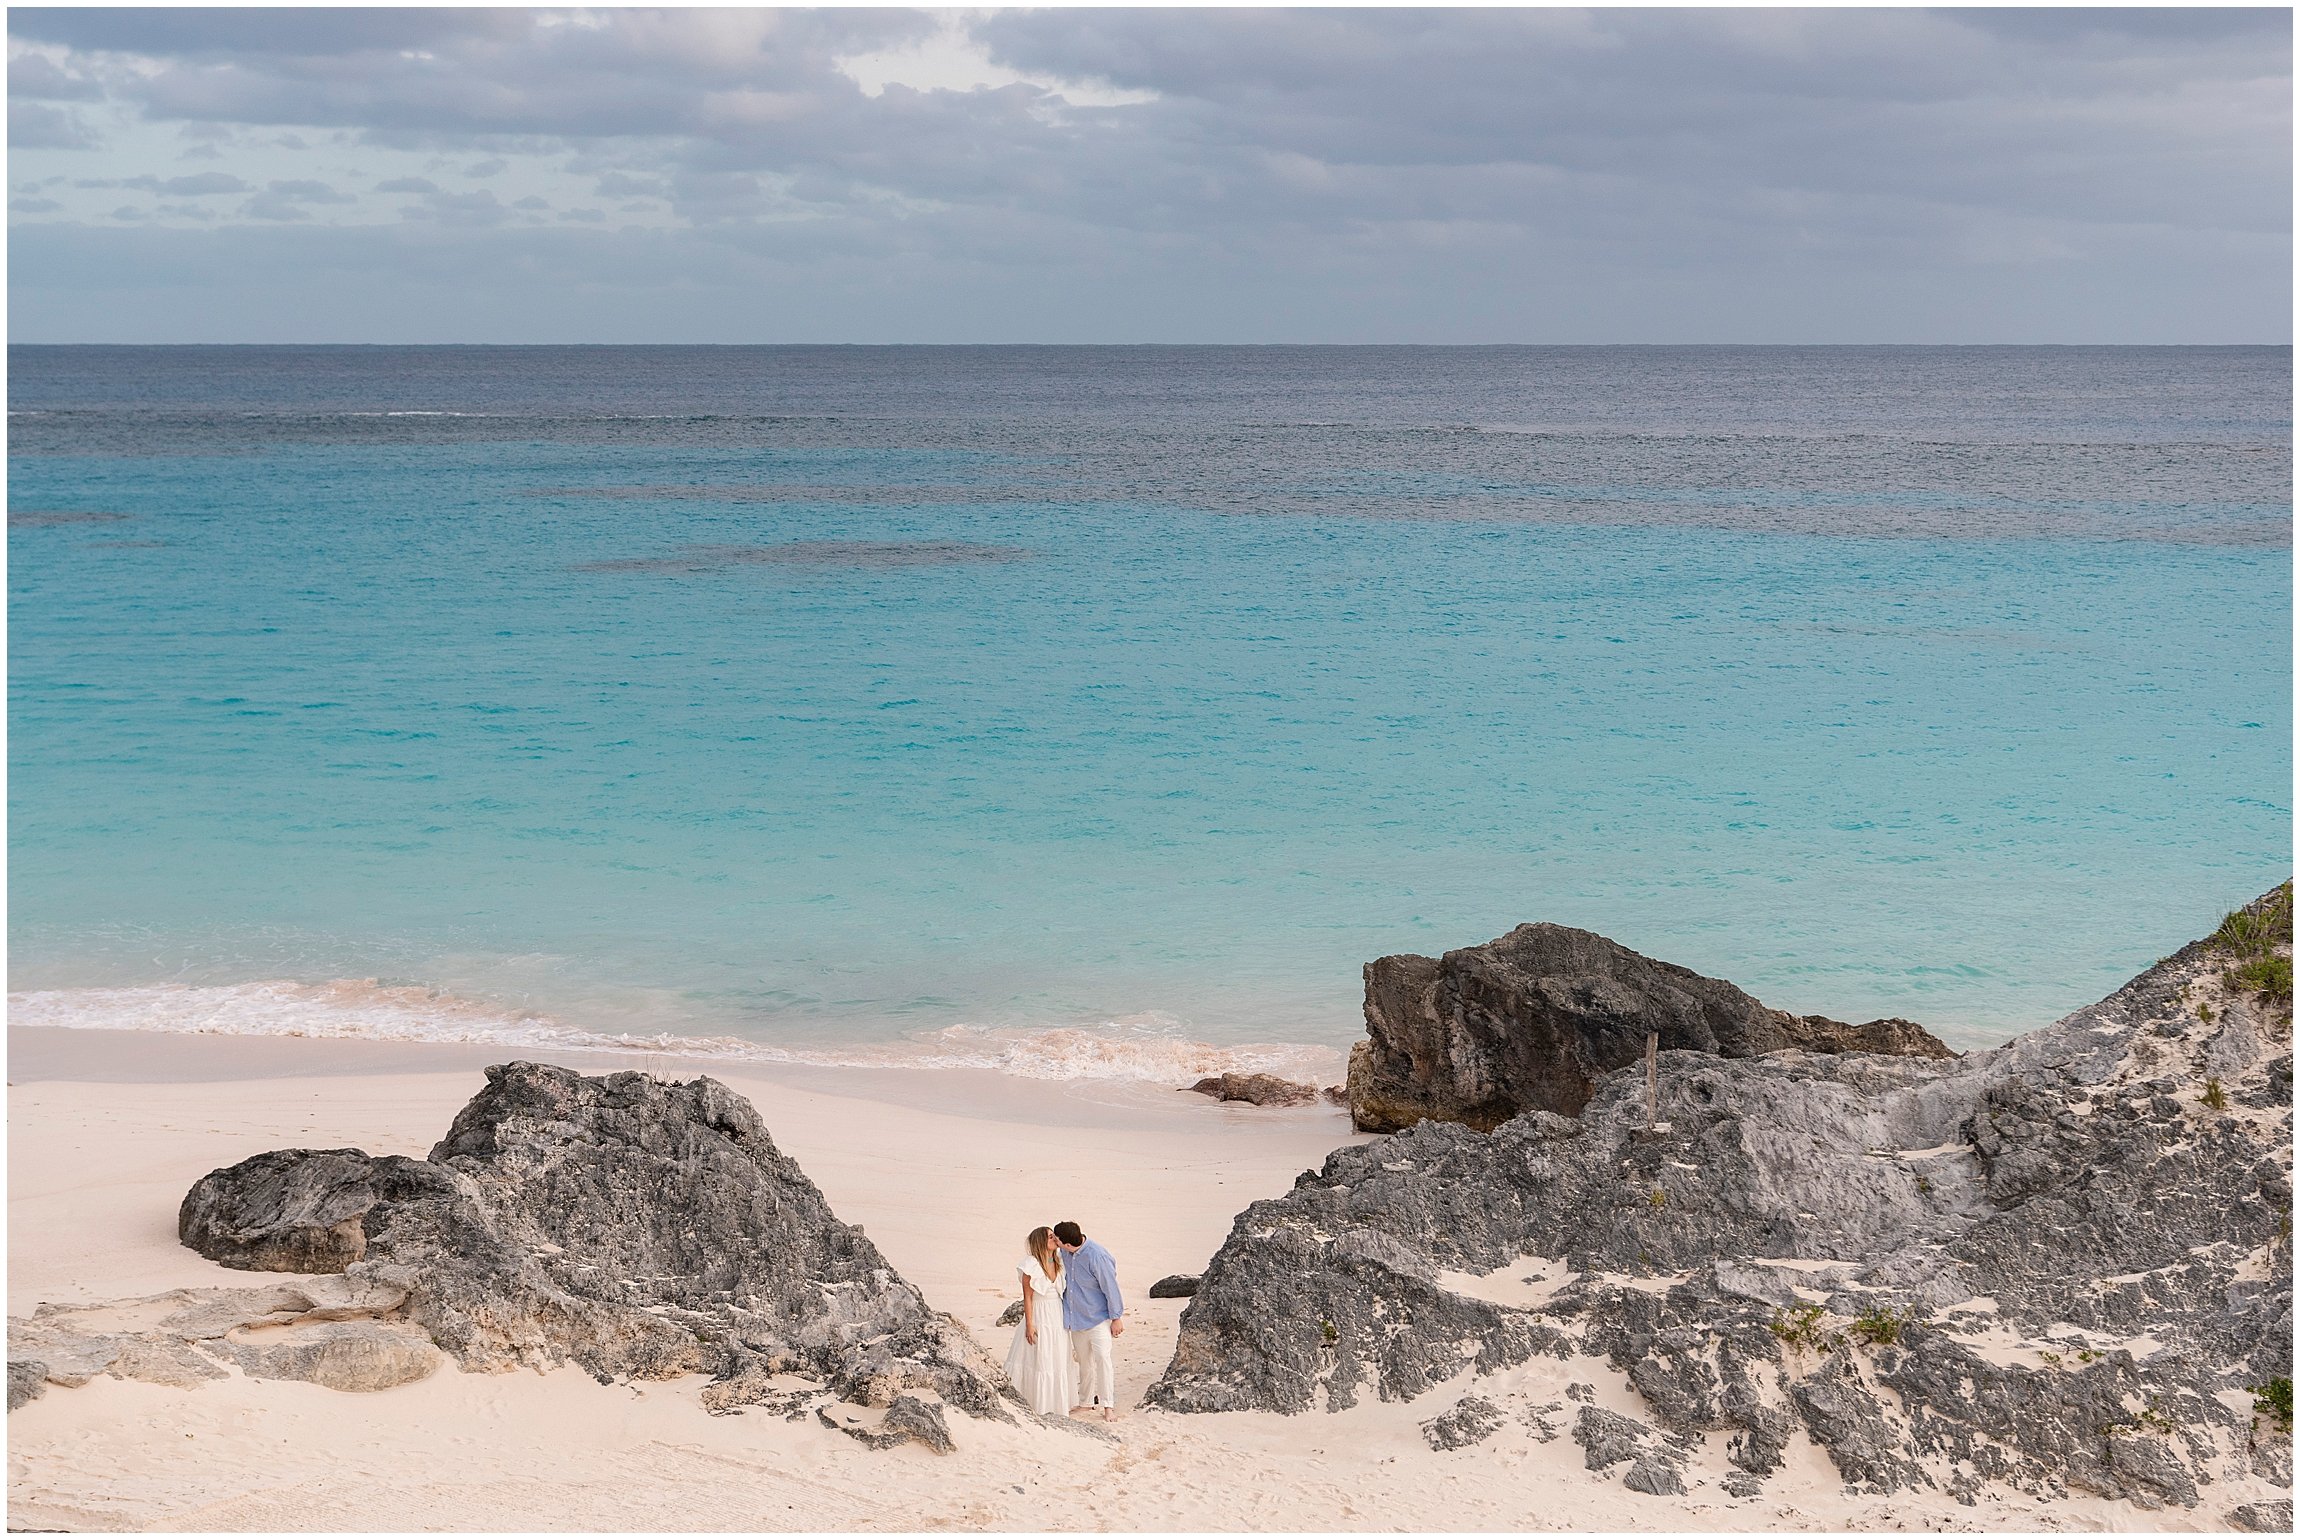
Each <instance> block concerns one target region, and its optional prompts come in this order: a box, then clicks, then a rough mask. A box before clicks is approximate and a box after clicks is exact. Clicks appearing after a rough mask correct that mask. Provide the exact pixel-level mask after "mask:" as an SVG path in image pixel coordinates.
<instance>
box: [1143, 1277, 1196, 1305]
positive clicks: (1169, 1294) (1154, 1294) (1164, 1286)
mask: <svg viewBox="0 0 2300 1540" xmlns="http://www.w3.org/2000/svg"><path fill="white" fill-rule="evenodd" d="M1198 1276H1199V1275H1198V1274H1196V1273H1170V1274H1168V1275H1167V1276H1166V1277H1164V1278H1161V1279H1159V1280H1158V1281H1157V1282H1156V1283H1154V1284H1152V1285H1150V1297H1151V1298H1152V1299H1188V1298H1189V1297H1190V1296H1191V1295H1193V1294H1195V1293H1197V1292H1198Z"/></svg>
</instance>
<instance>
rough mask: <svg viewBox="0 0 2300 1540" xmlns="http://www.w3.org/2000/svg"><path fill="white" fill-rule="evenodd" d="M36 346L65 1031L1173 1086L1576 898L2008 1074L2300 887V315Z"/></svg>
mask: <svg viewBox="0 0 2300 1540" xmlns="http://www.w3.org/2000/svg"><path fill="white" fill-rule="evenodd" d="M8 364H9V379H8V405H9V412H10V419H9V421H10V439H9V461H8V466H9V486H8V499H9V508H10V510H11V512H10V519H9V525H10V527H9V532H8V545H9V622H8V639H9V661H10V670H9V760H8V762H9V814H10V842H9V878H10V892H9V897H10V899H11V903H10V906H9V943H10V959H9V974H10V988H11V990H12V991H14V992H15V995H14V999H13V1006H14V1010H15V1015H16V1018H17V1019H19V1020H37V1021H67V1022H78V1023H82V1024H89V1025H100V1024H107V1023H109V1024H120V1025H130V1024H133V1025H147V1026H167V1027H176V1028H180V1029H191V1028H204V1029H208V1030H234V1031H267V1030H293V1031H341V1032H348V1033H362V1034H380V1035H405V1036H424V1035H446V1036H457V1035H465V1036H468V1035H482V1036H485V1035H490V1034H493V1035H498V1036H502V1037H504V1038H505V1039H506V1040H520V1034H522V1033H526V1034H528V1035H529V1036H530V1037H532V1038H534V1039H536V1040H541V1041H550V1040H553V1035H554V1034H558V1035H561V1036H564V1037H565V1038H567V1039H568V1040H574V1039H575V1038H576V1037H577V1036H578V1035H580V1034H585V1033H603V1034H625V1033H631V1034H671V1035H674V1036H678V1037H708V1036H725V1037H731V1038H736V1039H741V1040H744V1041H745V1042H748V1043H751V1044H756V1045H761V1048H762V1051H765V1052H767V1053H770V1054H772V1053H774V1052H796V1053H799V1054H801V1055H803V1056H814V1057H822V1058H829V1059H834V1060H836V1059H840V1058H842V1057H843V1058H856V1057H859V1058H863V1059H869V1058H872V1057H874V1056H892V1057H901V1056H903V1055H910V1056H912V1057H914V1058H921V1061H922V1062H954V1063H955V1062H978V1061H979V1062H1000V1063H1005V1064H1007V1065H1008V1066H1009V1067H1015V1068H1021V1069H1023V1070H1024V1071H1025V1072H1031V1071H1032V1070H1033V1068H1034V1067H1035V1071H1036V1072H1040V1073H1069V1072H1091V1073H1127V1072H1139V1073H1143V1074H1150V1075H1160V1074H1170V1073H1174V1072H1176V1068H1177V1066H1181V1067H1187V1064H1188V1063H1194V1062H1198V1061H1199V1060H1203V1059H1204V1058H1205V1057H1206V1055H1205V1053H1204V1052H1203V1051H1202V1050H1197V1049H1187V1050H1185V1049H1183V1048H1181V1047H1179V1046H1177V1045H1184V1044H1192V1043H1202V1044H1214V1045H1221V1046H1224V1047H1234V1046H1235V1045H1239V1044H1246V1043H1278V1044H1292V1043H1298V1044H1308V1045H1318V1046H1320V1047H1322V1048H1324V1049H1332V1048H1335V1047H1338V1046H1340V1045H1343V1044H1346V1043H1347V1042H1348V1041H1350V1040H1351V1039H1352V1038H1354V1037H1356V1036H1357V1035H1358V1034H1359V1031H1360V1025H1359V1015H1358V1000H1359V993H1360V983H1359V968H1360V965H1361V964H1363V963H1364V962H1365V961H1367V960H1368V959H1370V958H1373V957H1376V956H1379V955H1381V954H1384V953H1388V952H1397V951H1441V950H1444V949H1447V948H1450V947H1456V946H1463V945H1469V944H1473V943H1476V942H1480V941H1483V940H1486V939H1487V938H1489V937H1492V936H1495V935H1498V934H1499V933H1501V932H1502V931H1504V930H1507V929H1508V928H1509V927H1511V926H1512V925H1515V924H1517V923H1519V922H1521V921H1525V920H1533V919H1544V920H1555V921H1559V922H1563V923H1567V924H1573V925H1580V926H1585V927H1588V928H1591V929H1595V930H1599V931H1603V932H1604V933H1606V934H1608V935H1610V936H1613V937H1615V938H1616V939H1618V940H1620V941H1623V942H1625V943H1627V944H1628V945H1631V946H1634V947H1636V948H1638V949H1639V950H1641V951H1644V952H1647V953H1650V954H1653V955H1656V956H1659V957H1663V958H1667V959H1670V960H1672V961H1676V962H1680V963H1684V964H1686V965H1688V966H1691V967H1694V968H1697V969H1700V970H1701V971H1703V972H1707V973H1712V974H1718V975H1722V976H1724V977H1727V978H1730V979H1732V980H1734V981H1735V982H1736V983H1739V984H1740V985H1742V986H1743V987H1745V988H1747V989H1749V990H1750V991H1751V992H1753V993H1755V994H1757V995H1758V996H1759V997H1760V998H1762V999H1764V1000H1765V1001H1766V1002H1767V1003H1768V1004H1773V1005H1778V1006H1782V1007H1785V1008H1789V1009H1793V1010H1797V1011H1809V1012H1825V1013H1828V1014H1830V1015H1835V1016H1839V1017H1846V1018H1851V1019H1863V1018H1866V1017H1870V1016H1875V1015H1883V1014H1893V1015H1905V1016H1911V1017H1914V1018H1916V1019H1918V1020H1920V1021H1922V1022H1924V1023H1926V1024H1927V1025H1929V1026H1932V1027H1933V1028H1935V1029H1936V1030H1938V1031H1940V1032H1941V1033H1942V1035H1943V1036H1945V1037H1947V1038H1948V1039H1949V1040H1950V1041H1951V1042H1954V1043H1957V1044H1960V1045H1967V1046H1969V1045H1976V1044H1981V1043H1986V1042H1992V1041H1997V1040H2000V1039H2002V1038H2003V1037H2005V1036H2007V1035H2009V1034H2011V1033H2013V1032H2016V1031H2020V1030H2023V1029H2026V1028H2028V1027H2031V1026H2035V1025H2039V1024H2041V1023H2043V1022H2045V1021H2048V1020H2050V1019H2052V1018H2054V1017H2056V1016H2058V1015H2060V1014H2062V1013H2064V1012H2066V1011H2068V1010H2070V1009H2073V1008H2075V1007H2076V1006H2079V1005H2082V1004H2084V1003H2086V1002H2088V1001H2090V1000H2092V999H2094V998H2096V997H2098V996H2099V995H2101V994H2103V993H2105V992H2107V991H2108V990H2109V989H2111V988H2113V987H2114V986H2115V985H2116V984H2118V983H2119V982H2121V981H2122V980H2123V979H2125V978H2126V977H2128V976H2129V975H2130V974H2132V973H2133V972H2135V971H2136V970H2138V969H2140V968H2142V967H2145V966H2146V965H2147V964H2149V963H2150V962H2152V961H2153V960H2154V959H2156V958H2157V957H2158V956H2160V955H2162V954H2164V953H2166V952H2169V951H2171V950H2172V949H2174V948H2175V947H2176V946H2178V945H2179V944H2181V943H2182V942H2183V941H2185V940H2187V939H2190V938H2191V937H2193V936H2196V935H2198V934H2201V933H2202V932H2203V931H2206V930H2209V929H2210V928H2211V926H2212V925H2213V924H2214V923H2215V922H2216V921H2217V919H2218V918H2219V916H2220V914H2221V913H2222V911H2224V910H2226V909H2227V908H2229V907H2231V906H2232V905H2235V904H2237V903H2240V902H2243V901H2244V900H2246V899H2249V898H2251V897H2252V896H2254V895H2255V894H2257V893H2258V892H2260V891H2261V890H2263V889H2264V888H2266V887H2268V886H2270V885H2272V884H2273V883H2275V882H2277V881H2280V880H2282V879H2283V878H2284V877H2286V876H2288V875H2290V873H2291V870H2292V810H2291V788H2292V758H2291V747H2292V715H2291V702H2292V671H2291V663H2292V614H2293V608H2292V599H2293V595H2292V544H2291V531H2292V518H2291V515H2292V441H2291V400H2292V378H2291V355H2290V352H2289V350H2288V349H2284V348H2259V349H2247V348H2205V349H2177V348H2140V349H2113V348H2111V349H2087V348H2048V349H2021V348H1980V349H1959V348H1879V349H1864V348H1817V349H1799V348H1752V349H1740V348H1686V349H1670V348H1566V349H1544V348H1427V349H1422V348H1375V349H1354V348H1301V349H1292V348H1238V349H1225V348H986V349H974V348H922V349H904V348H606V349H585V348H569V349H555V348H532V349H495V348H415V349H398V348H152V349H140V348H39V347H12V348H10V349H9V351H8ZM369 980H373V981H375V983H374V984H373V985H370V984H368V983H367V982H365V981H369ZM1049 1033H1051V1035H1048V1034H1049ZM922 1045H923V1046H922ZM1192 1055H1196V1056H1197V1057H1196V1058H1195V1059H1193V1058H1192V1057H1191V1056H1192ZM922 1056H923V1057H922ZM938 1056H939V1057H938ZM1248 1057H1249V1059H1251V1060H1252V1061H1253V1062H1269V1063H1272V1064H1278V1063H1281V1062H1283V1061H1284V1060H1285V1059H1286V1054H1285V1052H1283V1051H1276V1050H1273V1051H1270V1052H1267V1053H1263V1054H1261V1055H1260V1057H1258V1058H1256V1057H1254V1056H1252V1055H1249V1056H1248Z"/></svg>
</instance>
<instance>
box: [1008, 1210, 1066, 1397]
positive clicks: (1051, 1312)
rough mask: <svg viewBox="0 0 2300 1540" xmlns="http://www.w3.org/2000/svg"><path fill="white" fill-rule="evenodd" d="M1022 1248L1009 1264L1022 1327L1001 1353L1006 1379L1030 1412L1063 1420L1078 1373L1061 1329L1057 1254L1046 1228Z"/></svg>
mask: <svg viewBox="0 0 2300 1540" xmlns="http://www.w3.org/2000/svg"><path fill="white" fill-rule="evenodd" d="M1023 1244H1024V1246H1025V1247H1027V1248H1028V1250H1027V1254H1026V1255H1025V1256H1024V1257H1023V1259H1022V1260H1021V1261H1019V1262H1017V1263H1015V1264H1014V1270H1015V1272H1017V1273H1018V1274H1020V1275H1021V1277H1022V1324H1021V1325H1019V1326H1017V1327H1015V1328H1014V1342H1013V1344H1012V1345H1011V1346H1009V1347H1008V1348H1007V1350H1006V1377H1007V1378H1008V1379H1010V1380H1012V1381H1014V1388H1015V1389H1016V1390H1019V1391H1021V1392H1022V1399H1023V1400H1024V1401H1026V1402H1028V1403H1029V1405H1030V1409H1031V1410H1032V1411H1034V1412H1043V1413H1046V1414H1048V1415H1053V1416H1063V1417H1067V1416H1069V1415H1070V1408H1071V1406H1072V1405H1073V1404H1074V1403H1075V1402H1076V1401H1077V1399H1078V1367H1077V1365H1076V1364H1075V1363H1074V1362H1073V1361H1072V1359H1071V1357H1070V1333H1068V1332H1067V1331H1064V1330H1063V1329H1062V1290H1063V1286H1064V1283H1065V1281H1066V1280H1065V1279H1064V1278H1063V1274H1062V1253H1061V1252H1060V1251H1059V1250H1057V1249H1056V1247H1055V1245H1054V1232H1053V1231H1052V1230H1050V1229H1048V1228H1047V1227H1046V1226H1045V1225H1040V1226H1039V1227H1038V1228H1037V1229H1035V1230H1033V1231H1031V1232H1030V1237H1029V1239H1028V1240H1026V1241H1024V1242H1023Z"/></svg>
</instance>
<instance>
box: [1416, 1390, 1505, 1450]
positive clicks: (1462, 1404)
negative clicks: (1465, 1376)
mask: <svg viewBox="0 0 2300 1540" xmlns="http://www.w3.org/2000/svg"><path fill="white" fill-rule="evenodd" d="M1502 1421H1503V1418H1502V1415H1501V1408H1500V1407H1498V1406H1496V1405H1494V1404H1493V1403H1492V1402H1491V1401H1488V1400H1487V1399H1486V1398H1485V1397H1483V1396H1464V1397H1462V1398H1461V1399H1460V1400H1459V1401H1457V1402H1455V1403H1454V1406H1453V1410H1451V1411H1449V1412H1443V1413H1441V1414H1439V1415H1438V1416H1435V1417H1432V1418H1431V1419H1430V1420H1429V1421H1427V1422H1425V1423H1423V1424H1422V1441H1423V1442H1424V1443H1426V1444H1428V1445H1429V1446H1430V1447H1431V1448H1432V1449H1438V1450H1445V1449H1466V1448H1468V1447H1469V1446H1470V1445H1472V1444H1478V1443H1483V1442H1484V1441H1485V1440H1487V1439H1489V1438H1491V1437H1493V1435H1494V1434H1495V1433H1497V1432H1499V1431H1500V1430H1501V1425H1502Z"/></svg>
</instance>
